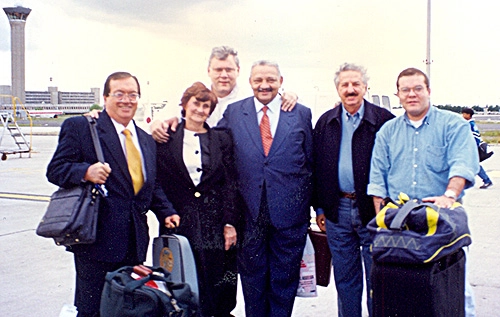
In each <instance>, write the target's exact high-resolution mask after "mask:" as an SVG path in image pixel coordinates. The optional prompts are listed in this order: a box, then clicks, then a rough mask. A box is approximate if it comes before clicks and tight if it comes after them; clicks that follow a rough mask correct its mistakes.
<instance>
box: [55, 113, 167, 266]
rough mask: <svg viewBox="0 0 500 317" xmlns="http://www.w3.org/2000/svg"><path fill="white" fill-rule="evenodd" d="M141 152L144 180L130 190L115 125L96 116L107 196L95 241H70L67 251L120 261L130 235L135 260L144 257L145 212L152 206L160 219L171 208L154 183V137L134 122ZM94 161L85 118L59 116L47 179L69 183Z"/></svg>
mask: <svg viewBox="0 0 500 317" xmlns="http://www.w3.org/2000/svg"><path fill="white" fill-rule="evenodd" d="M136 129H137V136H138V138H139V144H140V146H141V151H142V154H143V157H144V162H143V164H145V169H146V175H145V176H146V177H145V178H146V180H145V183H144V186H143V187H142V188H141V190H140V191H139V193H137V195H134V189H133V186H132V178H131V177H130V173H129V171H128V167H127V160H126V158H125V154H124V153H123V149H122V146H121V144H120V139H119V136H118V134H117V133H116V129H115V127H114V125H113V123H112V121H111V118H110V117H109V116H108V114H107V113H106V111H103V112H102V113H101V114H100V116H99V119H98V120H97V132H98V134H99V140H100V143H101V146H102V150H103V154H104V159H105V161H106V162H107V163H108V164H109V165H110V167H111V173H110V175H109V177H108V179H107V181H106V184H105V185H106V189H107V190H108V192H109V196H108V197H106V198H104V199H101V203H100V205H99V218H98V225H97V241H96V242H95V243H93V244H90V245H75V246H73V247H72V248H71V249H70V251H74V252H85V253H88V256H89V257H90V258H91V259H95V260H99V261H106V262H120V261H122V260H123V259H124V257H125V255H126V253H127V250H128V246H129V240H130V239H131V238H132V237H134V236H133V235H132V234H131V232H135V237H134V238H135V247H136V252H137V256H138V260H139V261H144V260H145V259H146V252H147V248H148V245H149V234H148V225H147V218H146V212H147V211H148V210H149V209H151V210H153V212H155V214H156V216H157V217H158V219H159V220H160V225H163V223H164V219H165V217H167V216H170V215H172V214H174V213H175V210H174V209H173V207H172V205H171V204H170V202H169V201H168V200H167V197H166V196H165V194H164V193H163V191H162V190H161V188H159V187H157V186H155V183H156V182H155V180H156V145H155V142H154V140H153V138H152V137H151V136H150V135H148V134H147V133H146V132H144V131H143V130H141V129H140V128H138V127H136ZM96 162H97V156H96V154H95V151H94V146H93V143H92V136H91V134H90V128H89V124H88V121H87V119H86V118H84V117H73V118H69V119H67V120H65V121H64V123H63V124H62V126H61V132H60V135H59V144H58V146H57V149H56V151H55V153H54V156H53V157H52V160H51V161H50V163H49V165H48V167H47V178H48V180H49V181H50V182H51V183H53V184H55V185H58V186H60V187H65V188H67V187H72V186H75V185H78V184H80V183H81V181H82V179H83V177H84V175H85V173H86V171H87V169H88V167H89V166H90V165H92V164H94V163H96Z"/></svg>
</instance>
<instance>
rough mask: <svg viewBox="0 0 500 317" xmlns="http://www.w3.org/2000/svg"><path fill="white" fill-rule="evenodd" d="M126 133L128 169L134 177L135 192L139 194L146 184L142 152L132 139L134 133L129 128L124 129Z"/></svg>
mask: <svg viewBox="0 0 500 317" xmlns="http://www.w3.org/2000/svg"><path fill="white" fill-rule="evenodd" d="M122 133H123V134H125V150H126V151H127V164H128V171H129V172H130V176H131V177H132V184H133V185H134V193H135V194H136V195H137V193H138V192H139V190H141V187H142V185H144V176H143V175H142V164H141V154H140V153H139V151H138V150H137V148H136V147H135V145H134V142H133V141H132V134H131V133H130V131H129V130H128V129H125V130H123V132H122Z"/></svg>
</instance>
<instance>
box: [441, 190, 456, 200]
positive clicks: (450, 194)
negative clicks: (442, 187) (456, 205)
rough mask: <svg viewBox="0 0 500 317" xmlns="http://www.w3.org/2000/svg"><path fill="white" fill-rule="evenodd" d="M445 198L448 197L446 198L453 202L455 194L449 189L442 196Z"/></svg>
mask: <svg viewBox="0 0 500 317" xmlns="http://www.w3.org/2000/svg"><path fill="white" fill-rule="evenodd" d="M443 195H444V196H445V197H448V198H453V200H457V198H458V197H457V194H455V191H453V190H451V189H447V190H446V191H445V192H444V194H443Z"/></svg>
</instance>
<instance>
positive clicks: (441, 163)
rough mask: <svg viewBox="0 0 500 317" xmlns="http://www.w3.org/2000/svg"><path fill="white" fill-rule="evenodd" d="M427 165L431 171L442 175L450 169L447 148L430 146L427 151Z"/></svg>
mask: <svg viewBox="0 0 500 317" xmlns="http://www.w3.org/2000/svg"><path fill="white" fill-rule="evenodd" d="M425 165H426V166H427V167H428V168H429V170H431V171H433V172H436V173H440V172H444V171H445V170H447V169H448V160H447V159H446V147H445V146H435V145H428V146H427V148H426V151H425Z"/></svg>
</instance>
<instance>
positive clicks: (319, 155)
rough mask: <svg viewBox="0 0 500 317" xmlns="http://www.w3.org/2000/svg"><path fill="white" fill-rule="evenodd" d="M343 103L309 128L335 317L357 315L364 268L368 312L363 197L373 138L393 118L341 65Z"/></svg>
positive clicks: (361, 76) (368, 203)
mask: <svg viewBox="0 0 500 317" xmlns="http://www.w3.org/2000/svg"><path fill="white" fill-rule="evenodd" d="M334 82H335V86H336V88H337V92H338V94H339V97H340V99H341V100H342V103H341V104H340V105H339V106H337V107H334V108H333V109H331V110H328V111H327V112H326V113H324V114H323V115H322V116H321V118H320V119H319V120H318V122H317V123H316V126H315V127H314V134H313V136H314V139H313V144H314V151H313V154H314V157H313V166H314V169H313V180H314V181H313V184H314V191H313V206H314V208H315V210H316V223H317V224H318V226H319V227H320V229H321V230H323V231H326V234H327V237H328V245H329V247H330V250H331V251H332V252H331V253H332V264H333V270H334V278H335V285H336V288H337V294H338V296H337V302H338V315H339V316H349V317H361V316H362V296H363V264H364V268H365V272H366V273H365V277H366V290H367V307H368V311H369V312H370V311H371V297H370V295H369V290H370V279H369V276H370V274H369V272H370V267H371V263H372V259H371V252H370V245H371V242H372V240H371V238H370V234H369V233H368V230H367V229H366V225H367V224H368V222H369V221H370V220H371V219H372V218H373V217H375V210H374V209H373V203H372V200H371V198H370V197H369V196H368V195H367V194H366V186H367V184H368V173H369V169H370V159H371V154H372V149H373V144H374V142H375V133H376V132H377V131H378V130H379V129H380V127H381V126H382V125H383V124H384V123H385V122H386V121H388V120H390V119H392V118H393V117H394V115H392V114H391V113H390V112H389V111H388V110H386V109H384V108H381V107H378V106H376V105H374V104H371V103H370V102H368V101H367V100H365V99H363V97H364V95H365V93H366V89H367V85H368V76H367V74H366V70H365V69H364V67H361V66H358V65H355V64H349V63H345V64H343V65H341V66H340V68H339V70H338V71H337V72H336V73H335V79H334Z"/></svg>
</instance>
